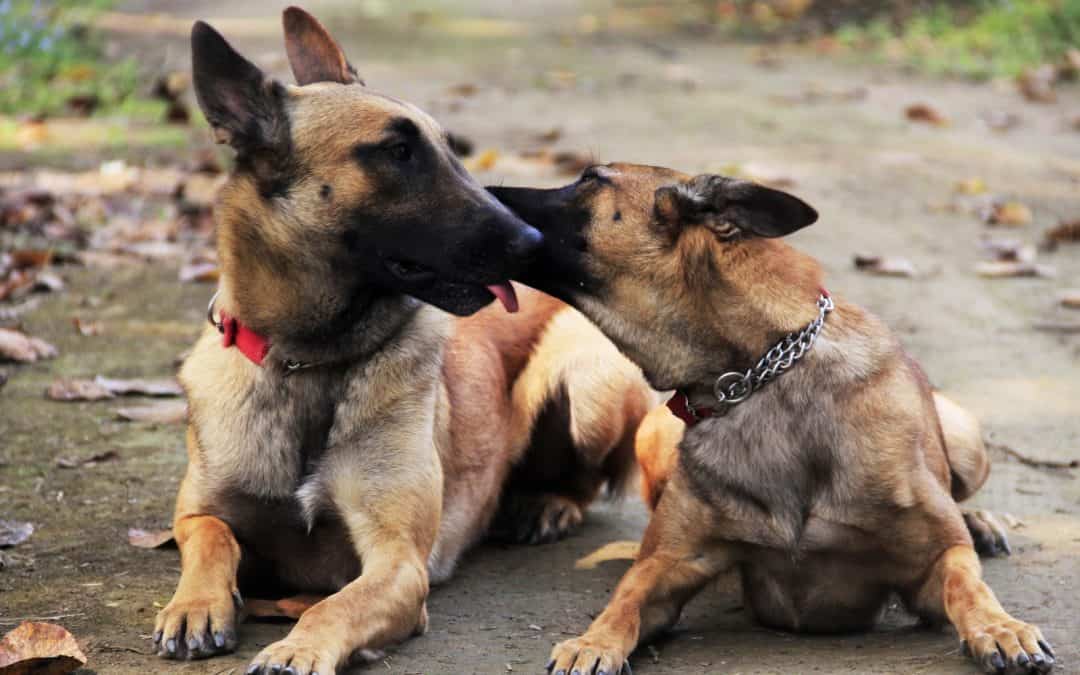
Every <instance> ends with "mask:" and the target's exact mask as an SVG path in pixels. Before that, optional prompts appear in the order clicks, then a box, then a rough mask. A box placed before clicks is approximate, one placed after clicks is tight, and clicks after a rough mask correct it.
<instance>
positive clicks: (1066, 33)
mask: <svg viewBox="0 0 1080 675" xmlns="http://www.w3.org/2000/svg"><path fill="white" fill-rule="evenodd" d="M837 37H838V38H839V40H840V41H841V42H842V43H843V44H846V45H848V46H849V47H852V48H855V49H858V50H860V51H864V50H867V49H869V50H870V51H871V53H874V54H876V55H878V56H879V57H882V58H887V59H889V60H894V61H900V62H903V63H908V64H911V65H913V66H915V67H917V68H919V69H921V70H924V71H927V72H930V73H933V74H939V75H959V76H964V77H972V78H978V79H985V78H990V77H1002V76H1007V77H1011V76H1015V75H1017V74H1019V73H1020V72H1022V71H1023V70H1024V69H1026V68H1029V67H1032V66H1037V65H1040V64H1043V63H1056V62H1058V61H1059V60H1060V59H1061V58H1062V55H1063V54H1064V53H1065V51H1066V50H1067V49H1069V48H1080V0H982V2H979V3H976V7H975V8H974V11H972V10H971V9H970V8H968V9H966V11H964V12H960V11H957V10H956V9H953V8H950V7H949V6H946V5H940V6H938V7H937V8H935V9H931V10H929V11H925V12H920V13H917V14H915V15H914V16H913V17H912V18H910V19H909V20H908V21H906V22H905V23H903V24H902V25H900V26H895V25H893V23H892V22H891V21H889V20H887V19H875V20H873V21H871V22H869V23H867V24H865V25H862V26H847V27H843V28H841V29H840V30H839V31H838V32H837Z"/></svg>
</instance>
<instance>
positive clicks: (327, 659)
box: [244, 629, 339, 675]
mask: <svg viewBox="0 0 1080 675" xmlns="http://www.w3.org/2000/svg"><path fill="white" fill-rule="evenodd" d="M327 630H331V629H327ZM297 632H298V631H297V630H295V629H294V630H293V632H292V633H290V634H289V635H288V637H286V638H285V639H284V640H279V641H278V642H275V643H274V644H272V645H270V646H269V647H267V648H266V649H264V650H262V651H261V652H259V654H258V656H256V657H255V658H254V659H253V660H252V661H251V665H250V666H248V668H247V670H246V671H244V672H245V674H246V675H256V674H257V675H334V672H335V670H336V669H337V663H338V660H339V658H338V654H337V653H336V652H335V651H334V650H333V649H332V648H331V647H330V646H329V645H328V644H327V642H326V640H319V639H318V638H317V637H316V636H309V635H305V634H301V635H297V634H296V633H297Z"/></svg>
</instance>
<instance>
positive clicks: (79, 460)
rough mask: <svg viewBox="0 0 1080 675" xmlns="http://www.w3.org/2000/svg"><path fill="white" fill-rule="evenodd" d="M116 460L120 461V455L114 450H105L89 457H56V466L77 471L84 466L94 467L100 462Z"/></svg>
mask: <svg viewBox="0 0 1080 675" xmlns="http://www.w3.org/2000/svg"><path fill="white" fill-rule="evenodd" d="M116 459H120V453H118V452H117V451H115V450H106V451H104V452H99V453H97V454H96V455H90V456H89V457H57V458H56V466H58V467H60V468H61V469H78V468H80V467H84V466H85V467H91V466H95V465H97V464H100V463H101V462H111V461H113V460H116Z"/></svg>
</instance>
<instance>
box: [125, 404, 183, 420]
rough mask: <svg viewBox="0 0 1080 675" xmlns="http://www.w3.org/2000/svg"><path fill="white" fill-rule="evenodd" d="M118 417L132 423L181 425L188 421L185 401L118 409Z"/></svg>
mask: <svg viewBox="0 0 1080 675" xmlns="http://www.w3.org/2000/svg"><path fill="white" fill-rule="evenodd" d="M116 415H117V417H119V418H120V419H122V420H128V421H130V422H150V423H153V424H179V423H181V422H183V421H184V420H186V419H187V404H186V403H184V402H183V401H154V402H153V403H148V404H146V405H140V406H130V407H127V408H117V410H116Z"/></svg>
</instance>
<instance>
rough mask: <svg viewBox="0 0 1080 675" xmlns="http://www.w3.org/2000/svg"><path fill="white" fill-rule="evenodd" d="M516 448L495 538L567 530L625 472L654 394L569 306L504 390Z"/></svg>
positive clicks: (615, 487) (521, 538)
mask: <svg viewBox="0 0 1080 675" xmlns="http://www.w3.org/2000/svg"><path fill="white" fill-rule="evenodd" d="M511 399H512V411H513V412H512V415H513V420H514V422H513V427H514V429H513V431H512V432H511V434H510V437H511V438H513V439H516V440H515V441H514V442H515V443H519V444H520V445H519V447H521V448H522V449H521V450H520V451H518V452H516V453H515V455H516V456H517V457H518V458H519V459H517V461H516V462H515V466H514V468H513V470H512V471H511V474H510V476H509V478H508V480H507V482H506V485H505V487H504V489H503V494H502V499H501V501H500V506H499V512H498V514H497V515H496V518H495V520H494V522H493V526H492V536H493V537H495V538H497V539H502V540H507V541H512V542H522V543H529V542H531V543H541V542H547V541H554V540H556V539H560V538H562V537H564V536H566V535H567V534H568V533H570V532H571V531H573V530H574V529H575V528H576V527H577V526H578V525H579V524H580V523H581V522H582V520H583V518H584V511H585V509H586V508H587V507H588V505H589V504H590V503H591V502H592V501H593V500H595V499H596V498H597V496H599V495H600V494H601V493H602V492H603V491H604V490H605V489H606V490H607V492H608V494H611V495H615V494H620V493H621V492H622V490H623V488H624V487H625V485H626V483H627V482H628V481H629V479H630V477H631V476H632V475H633V472H634V467H635V462H634V434H635V433H636V431H637V428H638V425H639V424H640V423H641V420H642V419H643V418H644V417H645V414H646V413H647V412H648V410H649V408H650V407H652V405H654V404H655V394H654V393H653V392H652V390H651V389H649V388H648V385H647V384H646V383H645V380H644V378H643V377H642V375H641V372H640V370H639V369H638V368H637V367H636V366H634V365H633V364H631V363H630V362H629V361H628V360H626V358H625V357H623V356H622V355H621V354H619V352H618V350H616V348H615V346H614V345H612V344H611V342H609V341H608V340H607V338H605V337H604V336H603V335H602V334H601V333H600V332H599V331H598V330H597V329H596V328H595V327H593V326H592V324H590V323H589V322H588V320H587V319H585V317H583V316H582V315H581V314H579V313H578V312H577V311H575V310H572V309H569V308H567V309H564V310H562V311H560V312H559V313H558V314H557V315H555V317H553V319H552V320H551V322H550V324H549V326H548V328H547V329H546V331H545V333H544V335H543V336H542V337H541V339H540V340H539V341H538V343H537V345H536V347H535V348H534V350H533V354H532V355H531V357H530V359H529V362H528V364H527V365H526V367H525V368H524V369H523V370H522V372H521V374H520V375H519V376H518V378H517V379H516V380H515V382H514V385H513V390H512V393H511Z"/></svg>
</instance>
